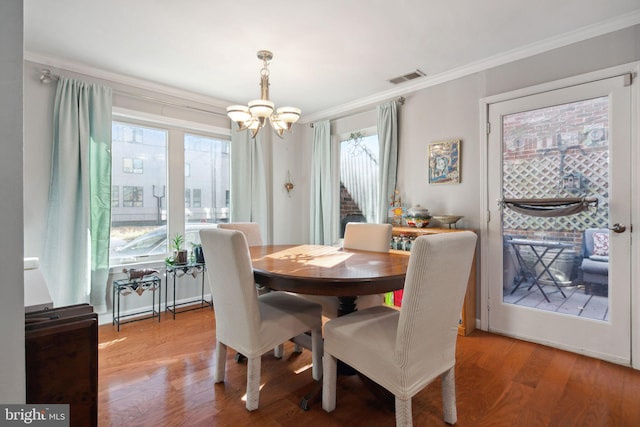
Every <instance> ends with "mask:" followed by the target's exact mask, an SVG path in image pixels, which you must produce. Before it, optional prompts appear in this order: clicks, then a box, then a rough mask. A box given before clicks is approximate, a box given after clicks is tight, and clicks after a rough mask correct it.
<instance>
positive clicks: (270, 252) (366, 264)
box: [249, 245, 409, 314]
mask: <svg viewBox="0 0 640 427" xmlns="http://www.w3.org/2000/svg"><path fill="white" fill-rule="evenodd" d="M249 250H250V252H251V262H252V264H253V274H254V278H255V281H256V283H257V284H259V285H261V286H265V287H268V288H269V289H272V290H277V291H288V292H295V293H300V294H308V295H325V296H336V297H338V298H339V299H340V310H339V313H340V314H345V313H349V312H351V311H353V310H354V309H355V301H356V298H357V297H358V296H359V295H373V294H382V293H385V292H390V291H394V290H398V289H402V288H403V286H404V278H405V274H406V272H407V265H408V264H409V253H408V252H407V253H399V252H372V251H361V250H353V249H343V248H339V247H334V246H323V245H267V246H252V247H250V248H249Z"/></svg>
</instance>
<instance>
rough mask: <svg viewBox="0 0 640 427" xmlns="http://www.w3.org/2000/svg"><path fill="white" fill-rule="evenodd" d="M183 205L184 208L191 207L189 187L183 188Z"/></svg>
mask: <svg viewBox="0 0 640 427" xmlns="http://www.w3.org/2000/svg"><path fill="white" fill-rule="evenodd" d="M184 207H185V208H190V207H191V189H190V188H185V189H184Z"/></svg>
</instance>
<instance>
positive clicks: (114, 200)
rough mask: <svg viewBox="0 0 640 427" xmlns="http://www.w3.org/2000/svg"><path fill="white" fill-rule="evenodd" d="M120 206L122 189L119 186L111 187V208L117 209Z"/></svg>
mask: <svg viewBox="0 0 640 427" xmlns="http://www.w3.org/2000/svg"><path fill="white" fill-rule="evenodd" d="M119 206H120V187H118V186H117V185H112V186H111V207H112V208H117V207H119Z"/></svg>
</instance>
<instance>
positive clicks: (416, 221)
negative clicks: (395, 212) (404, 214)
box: [407, 217, 429, 228]
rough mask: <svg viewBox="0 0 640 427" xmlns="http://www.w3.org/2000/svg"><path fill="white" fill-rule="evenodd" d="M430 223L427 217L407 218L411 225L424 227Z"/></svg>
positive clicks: (408, 224)
mask: <svg viewBox="0 0 640 427" xmlns="http://www.w3.org/2000/svg"><path fill="white" fill-rule="evenodd" d="M428 224H429V220H428V219H426V218H413V217H409V218H407V226H409V227H416V228H423V227H426V226H427V225H428Z"/></svg>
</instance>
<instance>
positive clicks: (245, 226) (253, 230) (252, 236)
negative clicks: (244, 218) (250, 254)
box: [218, 222, 262, 246]
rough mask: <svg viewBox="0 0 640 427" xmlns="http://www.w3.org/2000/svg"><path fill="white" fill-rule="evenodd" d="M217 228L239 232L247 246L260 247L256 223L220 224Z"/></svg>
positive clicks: (260, 242) (260, 236)
mask: <svg viewBox="0 0 640 427" xmlns="http://www.w3.org/2000/svg"><path fill="white" fill-rule="evenodd" d="M218 228H224V229H226V230H240V231H242V232H243V233H244V237H246V239H247V244H248V245H249V246H262V233H261V232H260V224H258V223H257V222H221V223H219V224H218Z"/></svg>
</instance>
